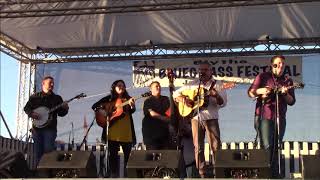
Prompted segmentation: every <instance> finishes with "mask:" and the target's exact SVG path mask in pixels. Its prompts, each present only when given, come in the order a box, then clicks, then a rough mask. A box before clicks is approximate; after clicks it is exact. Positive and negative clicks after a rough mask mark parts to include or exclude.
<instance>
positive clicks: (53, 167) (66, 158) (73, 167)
mask: <svg viewBox="0 0 320 180" xmlns="http://www.w3.org/2000/svg"><path fill="white" fill-rule="evenodd" d="M38 170H39V171H43V172H45V174H47V176H48V177H69V178H72V177H96V174H97V173H96V163H95V158H94V156H93V154H92V152H88V151H53V152H50V153H46V154H44V155H43V156H42V158H41V160H40V162H39V165H38Z"/></svg>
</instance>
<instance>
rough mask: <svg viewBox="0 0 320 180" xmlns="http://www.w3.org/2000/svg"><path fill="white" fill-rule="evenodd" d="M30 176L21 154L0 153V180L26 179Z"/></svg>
mask: <svg viewBox="0 0 320 180" xmlns="http://www.w3.org/2000/svg"><path fill="white" fill-rule="evenodd" d="M29 174H30V171H29V168H28V164H27V161H26V160H25V159H24V156H23V154H22V153H21V152H12V151H3V152H0V178H26V177H28V176H29Z"/></svg>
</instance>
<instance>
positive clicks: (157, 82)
mask: <svg viewBox="0 0 320 180" xmlns="http://www.w3.org/2000/svg"><path fill="white" fill-rule="evenodd" d="M153 84H158V85H159V86H160V83H159V81H152V82H151V84H150V85H149V88H151V86H152V85H153Z"/></svg>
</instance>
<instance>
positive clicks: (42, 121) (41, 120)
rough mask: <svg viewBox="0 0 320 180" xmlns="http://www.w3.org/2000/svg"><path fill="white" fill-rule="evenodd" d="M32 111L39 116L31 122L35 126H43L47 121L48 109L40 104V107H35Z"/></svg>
mask: <svg viewBox="0 0 320 180" xmlns="http://www.w3.org/2000/svg"><path fill="white" fill-rule="evenodd" d="M33 111H34V112H36V113H38V114H39V116H40V118H39V119H34V120H33V121H32V124H33V125H34V126H35V127H37V128H42V127H45V126H46V125H47V124H48V122H49V109H48V108H47V107H44V106H42V107H38V108H36V109H35V110H33Z"/></svg>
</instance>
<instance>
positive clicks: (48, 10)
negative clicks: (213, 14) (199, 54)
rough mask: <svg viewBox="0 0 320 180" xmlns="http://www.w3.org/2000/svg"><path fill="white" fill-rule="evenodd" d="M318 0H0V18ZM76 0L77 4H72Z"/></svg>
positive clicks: (311, 0)
mask: <svg viewBox="0 0 320 180" xmlns="http://www.w3.org/2000/svg"><path fill="white" fill-rule="evenodd" d="M313 1H319V0H230V1H226V0H224V1H222V0H108V1H106V0H0V18H21V17H44V16H69V15H88V14H109V13H128V12H145V11H164V10H184V9H202V8H220V7H238V6H257V5H271V4H287V3H302V2H313ZM75 3H77V6H74V5H75Z"/></svg>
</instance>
